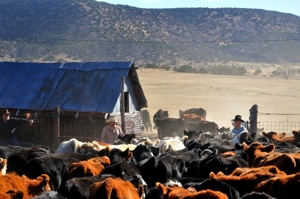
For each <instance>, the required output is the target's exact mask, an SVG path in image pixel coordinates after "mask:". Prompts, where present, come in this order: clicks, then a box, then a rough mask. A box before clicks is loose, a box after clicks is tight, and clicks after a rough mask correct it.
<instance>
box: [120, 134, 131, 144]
mask: <svg viewBox="0 0 300 199" xmlns="http://www.w3.org/2000/svg"><path fill="white" fill-rule="evenodd" d="M134 138H135V134H134V133H132V134H125V135H123V136H121V135H118V139H119V140H121V142H122V143H124V144H131V143H132V140H133V139H134Z"/></svg>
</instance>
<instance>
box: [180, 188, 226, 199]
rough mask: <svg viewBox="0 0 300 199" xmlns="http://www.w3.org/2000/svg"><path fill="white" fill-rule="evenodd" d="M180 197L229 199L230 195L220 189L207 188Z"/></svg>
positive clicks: (187, 198) (185, 198)
mask: <svg viewBox="0 0 300 199" xmlns="http://www.w3.org/2000/svg"><path fill="white" fill-rule="evenodd" d="M180 199H228V196H227V195H226V194H224V193H222V192H220V191H213V190H210V189H206V190H202V191H199V192H196V193H191V194H189V195H186V196H184V197H182V198H180Z"/></svg>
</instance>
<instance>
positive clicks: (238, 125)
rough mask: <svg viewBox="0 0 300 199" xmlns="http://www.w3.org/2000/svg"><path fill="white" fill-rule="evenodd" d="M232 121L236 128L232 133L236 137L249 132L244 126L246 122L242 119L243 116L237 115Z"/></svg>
mask: <svg viewBox="0 0 300 199" xmlns="http://www.w3.org/2000/svg"><path fill="white" fill-rule="evenodd" d="M231 121H233V126H234V128H233V129H232V131H231V133H233V134H234V135H235V136H236V135H238V134H240V133H242V132H248V130H247V129H246V128H245V127H244V126H242V122H245V121H244V120H243V119H242V116H240V115H236V116H235V117H234V119H232V120H231Z"/></svg>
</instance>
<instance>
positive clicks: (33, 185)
mask: <svg viewBox="0 0 300 199" xmlns="http://www.w3.org/2000/svg"><path fill="white" fill-rule="evenodd" d="M22 178H23V179H24V180H26V181H28V195H32V196H33V195H39V194H40V193H42V192H43V191H51V188H50V177H49V176H48V175H47V174H42V175H41V176H39V177H37V178H36V180H30V179H29V178H27V177H26V176H25V175H22Z"/></svg>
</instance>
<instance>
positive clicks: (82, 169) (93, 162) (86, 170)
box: [68, 156, 110, 179]
mask: <svg viewBox="0 0 300 199" xmlns="http://www.w3.org/2000/svg"><path fill="white" fill-rule="evenodd" d="M108 165H110V159H109V158H108V157H107V156H102V157H95V158H91V159H89V160H86V161H80V162H74V163H72V164H71V165H70V167H69V174H68V178H69V179H71V178H75V177H77V178H80V177H84V176H96V175H98V174H100V173H101V172H102V171H103V170H104V168H105V167H106V166H108Z"/></svg>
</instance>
